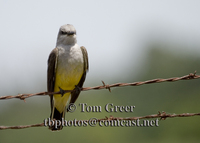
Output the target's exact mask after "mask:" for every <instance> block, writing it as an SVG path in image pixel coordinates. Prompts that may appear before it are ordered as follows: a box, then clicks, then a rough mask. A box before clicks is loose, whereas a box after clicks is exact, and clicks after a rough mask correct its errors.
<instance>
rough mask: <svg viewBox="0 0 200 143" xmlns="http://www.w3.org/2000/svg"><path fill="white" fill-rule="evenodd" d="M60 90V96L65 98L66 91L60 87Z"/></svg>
mask: <svg viewBox="0 0 200 143" xmlns="http://www.w3.org/2000/svg"><path fill="white" fill-rule="evenodd" d="M59 89H60V94H61V96H62V97H63V95H64V94H65V91H64V90H63V89H62V88H61V87H59Z"/></svg>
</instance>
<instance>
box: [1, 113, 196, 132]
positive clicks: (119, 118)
mask: <svg viewBox="0 0 200 143" xmlns="http://www.w3.org/2000/svg"><path fill="white" fill-rule="evenodd" d="M191 116H200V113H182V114H166V112H162V113H161V112H158V114H153V115H147V116H141V117H126V118H123V117H113V116H110V117H105V118H102V119H97V120H96V121H97V122H100V121H102V120H104V121H105V120H108V121H111V120H137V119H150V118H160V120H165V119H166V118H175V117H191ZM81 121H82V122H89V120H81ZM78 122H80V120H77V121H76V123H78ZM31 127H45V126H44V123H39V124H33V125H23V126H22V125H20V126H0V130H5V129H25V128H31Z"/></svg>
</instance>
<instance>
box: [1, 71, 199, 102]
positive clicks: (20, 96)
mask: <svg viewBox="0 0 200 143" xmlns="http://www.w3.org/2000/svg"><path fill="white" fill-rule="evenodd" d="M198 78H200V75H196V71H195V72H194V73H190V74H188V75H185V76H182V77H173V78H167V79H162V78H159V79H152V80H147V81H139V82H133V83H115V84H110V85H106V84H105V83H104V81H102V83H103V85H101V86H94V87H85V88H81V91H87V90H99V89H108V90H109V91H110V92H111V88H112V87H122V86H139V85H143V84H151V83H161V82H174V81H178V80H190V79H198ZM72 91H73V90H64V93H67V92H72ZM53 94H60V91H59V92H39V93H33V94H18V95H15V96H11V95H7V96H1V97H0V100H3V99H12V98H18V99H21V100H24V101H25V98H29V97H32V96H36V95H40V96H42V95H53Z"/></svg>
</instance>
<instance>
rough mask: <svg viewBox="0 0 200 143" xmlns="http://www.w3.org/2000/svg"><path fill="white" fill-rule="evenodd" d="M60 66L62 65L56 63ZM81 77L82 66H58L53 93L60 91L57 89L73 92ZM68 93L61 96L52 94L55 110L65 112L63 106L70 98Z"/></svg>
mask: <svg viewBox="0 0 200 143" xmlns="http://www.w3.org/2000/svg"><path fill="white" fill-rule="evenodd" d="M58 64H62V63H58ZM82 75H83V64H81V63H80V64H77V63H76V64H71V65H67V64H65V65H62V66H59V65H58V68H57V70H56V76H55V77H56V79H55V86H54V91H55V92H57V91H60V89H59V87H60V88H62V89H63V90H73V89H74V88H75V85H77V84H78V83H79V81H80V79H81V77H82ZM70 94H71V93H70V92H69V93H65V94H64V95H63V96H62V95H61V94H54V96H53V97H54V106H55V107H56V109H57V110H58V111H59V112H60V113H62V112H63V111H64V110H65V106H66V104H67V101H68V99H69V97H70Z"/></svg>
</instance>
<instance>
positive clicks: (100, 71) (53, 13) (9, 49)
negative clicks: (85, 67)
mask: <svg viewBox="0 0 200 143" xmlns="http://www.w3.org/2000/svg"><path fill="white" fill-rule="evenodd" d="M199 14H200V1H198V0H190V1H189V0H163V1H160V0H151V1H149V0H140V1H138V0H137V1H136V0H121V1H120V0H110V1H108V0H101V1H93V0H85V1H81V0H73V1H72V0H70V1H67V0H56V1H51V0H43V1H41V0H29V1H25V0H18V1H15V0H10V1H6V0H1V1H0V19H1V22H0V31H1V32H0V37H1V38H0V50H1V52H0V59H1V60H0V66H1V71H0V73H1V74H0V79H1V81H0V86H1V90H2V91H1V92H0V96H3V95H9V94H12V95H16V94H18V93H35V92H40V91H46V70H47V59H48V55H49V53H50V52H51V50H52V49H53V48H55V44H56V38H57V33H58V30H59V27H60V26H61V25H64V24H73V25H74V27H75V28H76V30H77V37H78V39H77V40H78V44H79V45H80V46H85V47H86V48H87V51H88V54H89V66H90V69H89V73H88V76H87V80H86V83H85V86H94V85H91V84H90V83H91V81H93V82H95V85H99V84H101V80H104V81H109V80H114V81H117V82H123V75H127V74H129V73H130V72H132V73H134V69H132V68H131V69H130V67H139V65H140V60H143V59H145V51H146V50H147V49H146V46H147V45H148V43H149V42H151V41H157V40H158V41H163V42H168V43H172V44H173V43H175V44H180V45H184V46H185V47H186V48H185V49H181V50H182V51H185V52H187V51H193V52H194V53H195V51H197V52H199V49H200V48H198V47H199V45H200V40H199V37H200V18H199ZM136 61H137V62H136ZM130 70H132V71H130ZM116 77H119V78H116ZM119 80H120V81H119ZM41 85H44V86H42V87H41ZM22 89H23V90H22Z"/></svg>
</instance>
